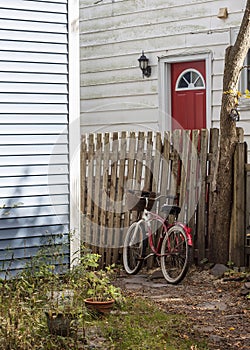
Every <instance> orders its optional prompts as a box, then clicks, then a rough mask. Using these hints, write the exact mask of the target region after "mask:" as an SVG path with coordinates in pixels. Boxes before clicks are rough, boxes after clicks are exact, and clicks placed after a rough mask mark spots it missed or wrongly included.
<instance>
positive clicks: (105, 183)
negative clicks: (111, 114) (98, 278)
mask: <svg viewBox="0 0 250 350" xmlns="http://www.w3.org/2000/svg"><path fill="white" fill-rule="evenodd" d="M109 157H110V141H109V133H105V135H104V146H103V170H102V176H103V180H102V191H101V196H102V198H101V218H100V219H101V220H100V221H101V227H100V250H99V251H100V255H101V259H100V264H101V266H104V265H105V264H106V247H107V227H106V226H107V189H108V187H109Z"/></svg>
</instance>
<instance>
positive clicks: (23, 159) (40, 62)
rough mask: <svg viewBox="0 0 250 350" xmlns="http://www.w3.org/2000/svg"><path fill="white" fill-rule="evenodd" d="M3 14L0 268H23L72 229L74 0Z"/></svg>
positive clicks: (14, 2) (7, 8) (20, 6)
mask: <svg viewBox="0 0 250 350" xmlns="http://www.w3.org/2000/svg"><path fill="white" fill-rule="evenodd" d="M0 16H1V29H0V170H1V172H0V205H4V204H5V205H6V208H5V209H3V210H1V211H0V212H1V217H0V268H3V267H4V268H5V269H6V268H8V267H10V269H11V270H12V269H13V270H18V269H20V268H22V267H23V266H24V264H25V261H26V260H25V259H26V258H28V257H30V256H32V255H34V254H35V253H36V251H37V249H38V247H39V246H40V245H41V238H44V236H45V235H46V234H48V235H50V234H57V233H64V234H67V233H68V232H69V154H68V16H67V0H51V1H50V0H40V1H35V0H34V1H25V0H11V1H6V0H0ZM16 204H18V206H17V207H13V206H15V205H16ZM67 254H68V252H67ZM12 257H14V260H13V261H12V262H10V260H11V258H12Z"/></svg>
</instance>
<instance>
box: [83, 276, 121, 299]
mask: <svg viewBox="0 0 250 350" xmlns="http://www.w3.org/2000/svg"><path fill="white" fill-rule="evenodd" d="M87 276H88V290H87V295H88V297H89V298H91V299H93V300H97V301H107V300H111V299H114V300H115V301H119V300H121V299H122V293H121V290H120V288H118V287H115V286H114V285H113V284H112V283H111V280H110V278H109V276H108V274H107V272H106V271H104V270H99V271H90V272H89V273H88V275H87Z"/></svg>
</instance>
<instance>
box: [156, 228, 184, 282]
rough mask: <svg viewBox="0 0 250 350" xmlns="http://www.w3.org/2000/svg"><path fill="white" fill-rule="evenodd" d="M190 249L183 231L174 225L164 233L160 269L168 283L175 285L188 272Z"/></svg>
mask: <svg viewBox="0 0 250 350" xmlns="http://www.w3.org/2000/svg"><path fill="white" fill-rule="evenodd" d="M190 257H191V247H190V246H189V245H188V240H187V235H186V232H185V230H184V229H183V228H182V227H181V226H179V225H174V226H173V227H171V228H170V229H169V230H168V232H167V233H166V235H165V237H164V239H163V242H162V247H161V269H162V273H163V276H164V278H165V279H166V281H167V282H168V283H171V284H177V283H179V282H180V281H182V280H183V278H184V277H185V276H186V274H187V271H188V265H189V261H190Z"/></svg>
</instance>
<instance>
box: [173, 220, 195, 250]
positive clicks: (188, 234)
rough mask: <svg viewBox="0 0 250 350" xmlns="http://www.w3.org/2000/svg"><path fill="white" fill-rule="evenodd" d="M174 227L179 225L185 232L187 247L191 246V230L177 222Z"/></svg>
mask: <svg viewBox="0 0 250 350" xmlns="http://www.w3.org/2000/svg"><path fill="white" fill-rule="evenodd" d="M176 225H179V226H181V227H182V228H183V230H184V231H185V233H186V235H187V240H188V245H189V246H190V247H192V246H193V238H192V235H191V231H192V229H191V228H190V227H188V226H186V225H184V224H182V223H181V222H177V223H176Z"/></svg>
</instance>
